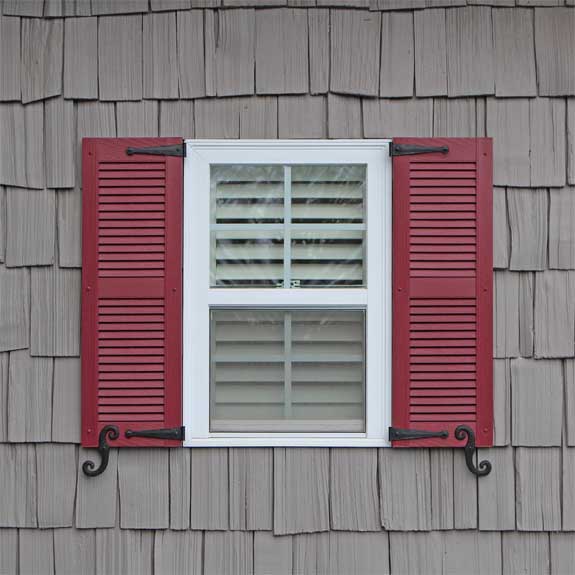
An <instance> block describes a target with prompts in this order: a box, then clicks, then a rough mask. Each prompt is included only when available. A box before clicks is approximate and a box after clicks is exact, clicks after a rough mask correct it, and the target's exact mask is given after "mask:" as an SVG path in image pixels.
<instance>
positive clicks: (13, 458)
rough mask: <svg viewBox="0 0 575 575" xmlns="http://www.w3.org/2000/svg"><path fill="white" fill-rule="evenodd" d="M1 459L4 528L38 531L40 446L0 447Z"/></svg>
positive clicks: (0, 499) (1, 523)
mask: <svg viewBox="0 0 575 575" xmlns="http://www.w3.org/2000/svg"><path fill="white" fill-rule="evenodd" d="M0 458H1V460H2V465H0V484H1V485H2V497H0V527H36V526H37V519H36V517H37V498H36V491H37V483H36V446H34V445H8V444H6V443H0Z"/></svg>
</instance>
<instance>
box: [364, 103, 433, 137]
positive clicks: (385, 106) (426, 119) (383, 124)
mask: <svg viewBox="0 0 575 575" xmlns="http://www.w3.org/2000/svg"><path fill="white" fill-rule="evenodd" d="M362 104H363V135H364V137H365V138H393V137H399V136H417V137H422V138H429V137H431V135H432V129H433V100H431V99H427V100H367V99H364V100H362Z"/></svg>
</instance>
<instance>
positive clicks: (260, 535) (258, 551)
mask: <svg viewBox="0 0 575 575" xmlns="http://www.w3.org/2000/svg"><path fill="white" fill-rule="evenodd" d="M269 573H274V575H292V537H290V536H287V535H284V536H283V537H275V536H274V535H273V534H272V533H270V532H268V531H256V532H255V533H254V575H269Z"/></svg>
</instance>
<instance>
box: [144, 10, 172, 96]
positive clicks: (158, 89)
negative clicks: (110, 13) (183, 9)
mask: <svg viewBox="0 0 575 575" xmlns="http://www.w3.org/2000/svg"><path fill="white" fill-rule="evenodd" d="M143 40H144V49H143V57H144V66H143V67H144V72H143V74H144V75H143V83H144V91H143V94H144V98H166V99H168V98H177V97H178V58H177V50H176V14H175V13H166V14H147V15H146V16H144V31H143Z"/></svg>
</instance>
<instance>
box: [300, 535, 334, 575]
mask: <svg viewBox="0 0 575 575" xmlns="http://www.w3.org/2000/svg"><path fill="white" fill-rule="evenodd" d="M329 537H330V534H329V533H311V534H308V533H303V534H301V535H294V536H293V538H292V542H293V543H292V547H293V572H294V573H306V571H307V570H308V569H309V567H311V573H316V574H317V573H329V571H328V569H329ZM330 575H331V574H330Z"/></svg>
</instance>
